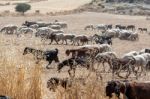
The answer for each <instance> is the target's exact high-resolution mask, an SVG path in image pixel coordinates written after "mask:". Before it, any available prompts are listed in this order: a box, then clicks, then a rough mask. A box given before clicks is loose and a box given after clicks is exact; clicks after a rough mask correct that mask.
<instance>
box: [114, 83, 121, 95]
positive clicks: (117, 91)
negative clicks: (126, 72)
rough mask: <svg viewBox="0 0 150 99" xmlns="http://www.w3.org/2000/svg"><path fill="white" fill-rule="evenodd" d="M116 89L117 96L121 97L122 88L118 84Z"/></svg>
mask: <svg viewBox="0 0 150 99" xmlns="http://www.w3.org/2000/svg"><path fill="white" fill-rule="evenodd" d="M114 91H115V94H116V96H117V97H120V88H119V86H116V87H115V90H114Z"/></svg>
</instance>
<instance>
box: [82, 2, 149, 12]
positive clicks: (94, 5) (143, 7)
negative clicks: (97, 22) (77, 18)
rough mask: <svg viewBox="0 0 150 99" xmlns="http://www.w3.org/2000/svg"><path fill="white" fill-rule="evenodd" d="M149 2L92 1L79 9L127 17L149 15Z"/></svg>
mask: <svg viewBox="0 0 150 99" xmlns="http://www.w3.org/2000/svg"><path fill="white" fill-rule="evenodd" d="M149 4H150V0H92V2H90V3H89V4H86V5H84V6H82V7H81V8H80V9H84V10H86V11H92V12H107V13H114V14H127V15H150V6H149Z"/></svg>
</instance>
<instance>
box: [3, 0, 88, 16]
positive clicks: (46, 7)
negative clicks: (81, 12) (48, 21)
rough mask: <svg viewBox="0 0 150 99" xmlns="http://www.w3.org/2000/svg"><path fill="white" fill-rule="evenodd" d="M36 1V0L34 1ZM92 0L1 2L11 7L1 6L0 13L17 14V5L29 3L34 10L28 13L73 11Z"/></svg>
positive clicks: (17, 0) (8, 0) (19, 0)
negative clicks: (36, 11) (37, 11)
mask: <svg viewBox="0 0 150 99" xmlns="http://www.w3.org/2000/svg"><path fill="white" fill-rule="evenodd" d="M34 1H36V0H34ZM90 1H91V0H41V1H38V2H30V0H7V1H3V0H0V4H6V3H10V5H6V6H0V12H3V11H6V10H8V11H10V12H15V9H14V8H15V6H16V5H14V4H15V3H29V4H30V5H31V6H32V8H31V10H30V11H28V13H34V12H35V10H40V12H41V13H47V12H56V11H64V10H73V9H76V8H78V7H79V6H81V5H84V4H86V3H89V2H90Z"/></svg>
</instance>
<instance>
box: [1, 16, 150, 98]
mask: <svg viewBox="0 0 150 99" xmlns="http://www.w3.org/2000/svg"><path fill="white" fill-rule="evenodd" d="M54 19H58V20H60V21H66V22H67V23H68V25H69V27H68V29H66V30H65V31H66V32H67V33H76V34H81V33H82V34H86V35H92V34H94V33H96V32H91V31H84V30H83V28H84V26H85V25H87V24H91V23H93V24H98V23H104V24H114V25H115V24H124V25H128V24H135V25H136V27H147V28H148V27H149V24H150V22H149V21H146V20H145V17H141V16H120V15H111V14H102V13H82V14H73V15H66V16H56V17H48V16H43V17H40V16H39V17H0V22H1V24H0V27H2V26H4V25H6V24H12V23H13V24H17V25H21V23H23V22H24V21H25V20H35V21H36V20H43V21H53V20H54ZM97 33H98V32H97ZM139 35H140V40H139V41H136V42H131V41H121V40H119V39H113V46H112V47H113V50H114V51H115V52H116V53H117V54H118V55H119V56H121V55H122V54H124V53H127V52H129V51H132V50H137V51H138V50H141V49H143V48H147V47H150V36H149V35H148V34H139ZM26 46H29V47H34V48H38V49H42V50H47V49H53V48H56V47H57V48H58V49H59V50H60V53H59V57H60V60H63V59H65V58H66V56H65V50H66V49H67V48H75V46H71V45H55V44H54V45H48V41H47V42H45V43H44V44H43V42H41V41H40V39H39V38H34V37H33V38H29V37H21V38H17V37H16V36H12V35H2V34H0V57H1V59H0V93H1V94H3V95H8V96H10V97H12V98H14V99H105V98H106V97H105V94H104V92H105V90H104V87H105V84H106V82H107V81H108V80H111V79H112V78H111V74H101V76H102V78H103V81H101V80H99V79H97V76H96V75H95V73H94V72H91V75H90V76H89V77H87V75H88V73H89V71H87V70H86V69H82V68H78V69H77V72H76V74H77V75H76V78H78V77H83V78H87V79H86V84H85V85H83V84H82V83H76V84H75V86H73V87H71V88H68V89H67V90H64V89H63V88H58V90H57V92H56V93H54V92H50V91H49V90H48V89H47V88H46V82H47V80H48V79H49V78H50V77H60V78H66V77H68V73H67V68H64V69H63V70H62V72H61V73H58V72H56V64H55V63H52V65H51V67H52V69H50V70H47V69H46V68H45V65H46V64H47V63H46V62H44V61H42V62H40V64H38V65H36V64H35V60H34V59H33V57H32V55H26V56H23V55H22V53H23V49H24V48H25V47H26ZM148 76H149V74H148ZM139 80H150V79H149V77H140V78H139Z"/></svg>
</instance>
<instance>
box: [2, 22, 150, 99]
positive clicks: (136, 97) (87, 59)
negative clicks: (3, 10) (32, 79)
mask: <svg viewBox="0 0 150 99" xmlns="http://www.w3.org/2000/svg"><path fill="white" fill-rule="evenodd" d="M67 27H68V26H67V23H66V22H59V21H57V20H55V21H54V22H51V23H45V22H31V21H25V23H23V24H22V26H20V27H18V26H16V25H7V26H4V27H3V28H2V29H1V32H2V33H5V34H15V35H17V37H20V36H21V35H23V34H34V36H35V37H39V38H41V40H50V43H49V44H52V43H53V42H54V41H55V42H56V43H57V44H59V43H60V41H61V43H62V44H66V45H67V44H68V41H70V43H71V44H72V45H76V44H77V45H80V46H77V47H76V48H74V49H66V52H65V54H66V57H68V58H67V59H65V60H63V61H61V62H60V60H59V49H57V48H56V49H52V50H47V51H43V50H38V49H34V48H31V47H26V48H25V49H24V52H23V55H26V54H33V56H34V57H35V59H36V63H37V64H38V63H39V62H40V61H41V60H45V61H47V62H48V65H47V66H46V68H47V69H50V66H49V65H50V64H51V63H52V62H53V61H54V62H56V63H58V65H57V71H58V72H61V70H62V68H63V67H64V66H67V67H69V70H68V74H69V76H70V77H71V78H74V77H75V71H76V68H77V67H78V66H80V67H83V68H86V69H87V70H89V71H96V70H98V69H100V67H101V66H100V64H102V66H103V70H101V72H103V73H104V72H109V73H112V77H113V76H114V75H117V76H118V77H120V78H124V79H127V78H128V77H129V76H130V75H131V74H133V75H135V77H136V78H138V77H139V76H142V75H147V71H148V70H150V48H145V49H142V50H140V51H131V52H129V53H126V54H124V55H122V57H118V56H117V54H116V53H115V52H114V51H113V50H112V47H111V45H112V38H119V39H121V40H131V41H136V40H138V39H139V35H138V32H137V30H138V31H140V32H141V33H144V32H145V33H148V30H147V28H138V29H136V27H135V26H134V25H128V26H123V25H116V26H115V27H114V28H113V25H104V24H99V25H87V26H86V27H85V28H84V30H85V31H88V30H91V31H101V34H94V35H92V36H87V35H84V34H81V35H77V34H72V33H70V34H66V33H64V31H63V29H64V28H67ZM89 42H92V44H91V45H90V44H89ZM93 42H94V44H93ZM105 63H107V64H108V66H109V70H108V71H106V67H107V66H106V65H105ZM95 64H97V65H96V66H95ZM71 71H73V72H71ZM122 73H124V74H125V75H123V74H122ZM68 82H69V80H68V79H61V78H56V77H53V78H51V79H50V80H48V82H47V87H48V88H49V89H50V90H55V88H56V86H58V85H61V86H62V87H64V88H66V87H67V83H68ZM132 84H133V85H132ZM148 84H149V86H148V85H147V83H144V84H143V83H142V84H141V83H137V82H134V83H130V82H121V81H110V82H108V84H107V86H106V95H107V96H109V97H112V93H115V94H116V96H118V98H119V96H120V93H123V94H124V95H125V96H126V97H127V98H126V99H150V94H149V93H150V83H148ZM141 85H142V86H141ZM145 86H146V88H145ZM137 88H139V90H141V91H140V93H139V91H136V90H137ZM143 91H144V92H145V93H144V92H143ZM147 91H148V92H149V93H148V94H147V93H146V92H147ZM144 95H145V96H144ZM143 97H144V98H143Z"/></svg>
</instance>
